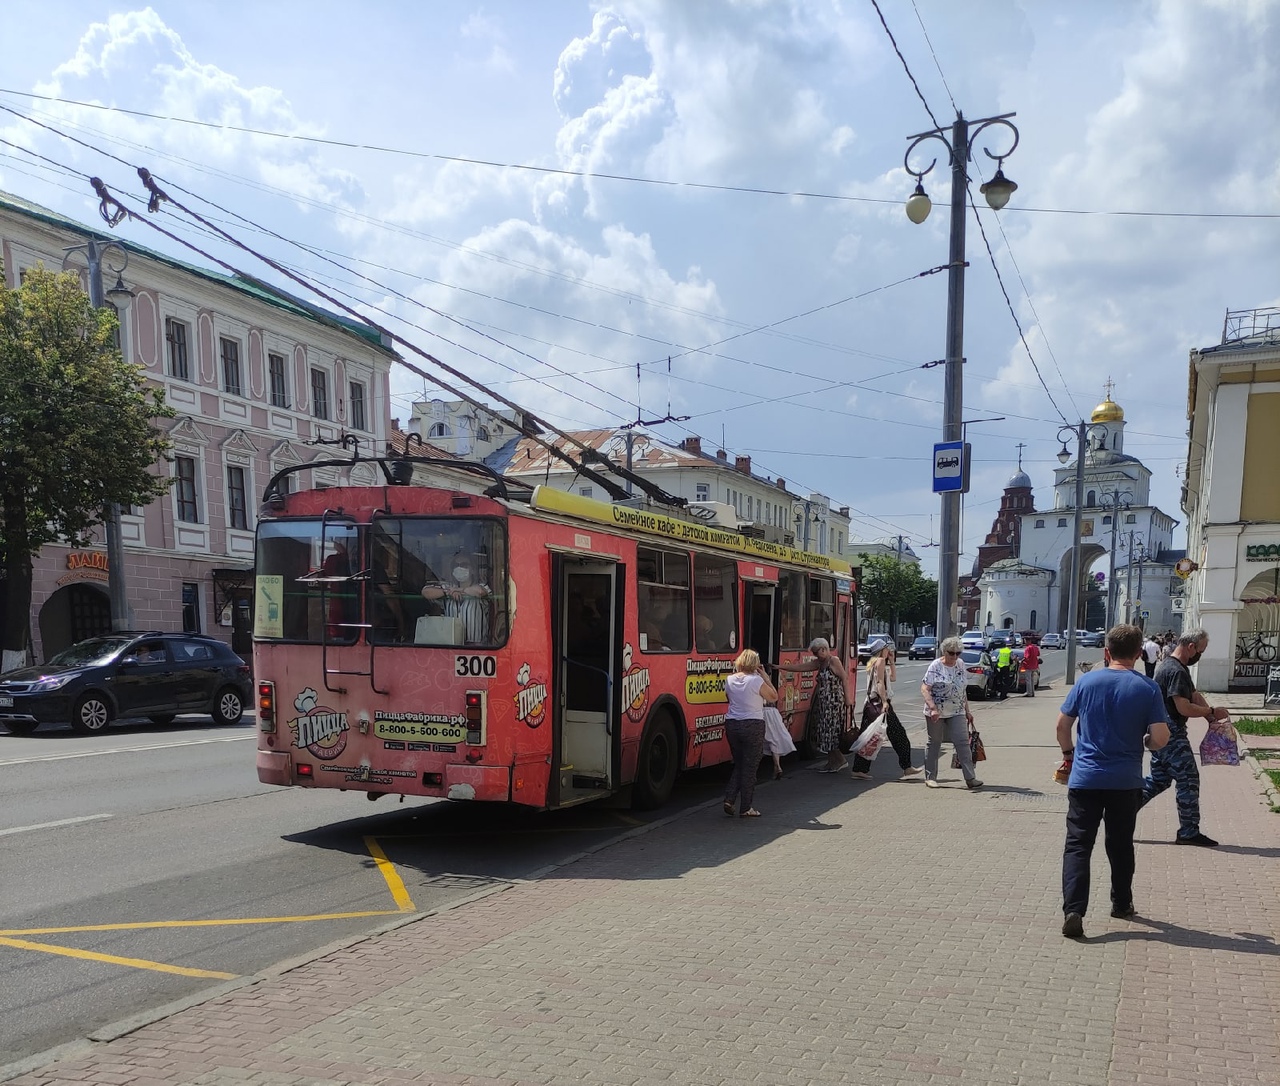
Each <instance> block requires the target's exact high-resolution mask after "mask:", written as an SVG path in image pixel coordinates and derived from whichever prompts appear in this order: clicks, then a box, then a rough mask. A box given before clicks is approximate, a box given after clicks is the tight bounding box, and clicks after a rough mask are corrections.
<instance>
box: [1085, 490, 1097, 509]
mask: <svg viewBox="0 0 1280 1086" xmlns="http://www.w3.org/2000/svg"><path fill="white" fill-rule="evenodd" d="M1084 503H1085V505H1089V506H1093V505H1097V504H1098V493H1097V491H1096V490H1091V491H1089V493H1088V494H1086V495H1085V498H1084Z"/></svg>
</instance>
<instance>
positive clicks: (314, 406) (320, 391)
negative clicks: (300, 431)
mask: <svg viewBox="0 0 1280 1086" xmlns="http://www.w3.org/2000/svg"><path fill="white" fill-rule="evenodd" d="M311 414H312V415H314V416H315V417H316V418H318V419H327V418H328V417H329V375H328V374H327V373H325V372H324V370H316V369H313V370H312V371H311Z"/></svg>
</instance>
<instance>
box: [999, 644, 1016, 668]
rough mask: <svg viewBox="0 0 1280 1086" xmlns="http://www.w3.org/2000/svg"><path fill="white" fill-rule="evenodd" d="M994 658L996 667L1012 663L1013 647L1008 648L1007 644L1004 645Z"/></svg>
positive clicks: (1004, 666) (1007, 665)
mask: <svg viewBox="0 0 1280 1086" xmlns="http://www.w3.org/2000/svg"><path fill="white" fill-rule="evenodd" d="M996 660H997V663H996V666H997V667H1001V668H1006V667H1009V666H1010V664H1012V663H1013V649H1011V648H1009V646H1008V645H1005V647H1004V648H1002V649H1001V650H1000V651H999V652H998V653H997V654H996Z"/></svg>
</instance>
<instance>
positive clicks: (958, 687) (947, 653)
mask: <svg viewBox="0 0 1280 1086" xmlns="http://www.w3.org/2000/svg"><path fill="white" fill-rule="evenodd" d="M939 648H940V649H941V652H942V656H941V658H940V659H937V660H934V661H933V663H931V664H930V665H929V668H928V670H927V671H926V672H925V673H924V682H922V683H921V684H920V693H921V694H922V695H923V696H924V719H925V725H926V727H927V729H928V732H929V745H928V747H926V748H925V755H924V783H925V784H926V785H927V786H928V787H930V788H938V787H940V785H939V784H938V755H939V754H940V753H941V752H942V740H943V737H944V736H945V737H946V739H947V741H948V742H950V743H951V745H952V746H953V747H954V748H955V752H956V757H957V758H958V759H959V760H960V771H961V772H962V773H963V774H964V783H965V784H966V785H967V786H968V787H969V788H981V787H982V782H981V781H980V780H978V777H977V774H975V773H974V771H973V753H972V751H971V750H970V749H969V728H970V727H972V726H973V713H971V712H970V711H969V695H968V692H967V691H966V689H965V686H966V683H967V675H966V674H965V670H964V665H963V664H962V663H961V662H960V638H958V637H947V638H944V639H943V642H942V644H941V645H940V646H939Z"/></svg>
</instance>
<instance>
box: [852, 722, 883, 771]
mask: <svg viewBox="0 0 1280 1086" xmlns="http://www.w3.org/2000/svg"><path fill="white" fill-rule="evenodd" d="M888 734H889V726H888V724H887V723H886V722H885V714H884V713H881V714H880V715H879V716H878V717H876V718H875V720H873V721H872V722H871V723H870V724H868V725H867V726H866V727H865V728H863V729H862V734H861V735H859V736H858V738H857V739H855V740H854V741H853V746H852V747H850V748H849V753H850V754H856V755H857V756H858V757H859V758H865V759H866V760H867V761H868V762H870V761H873V760H874V759H875V756H876V755H877V754H879V753H880V748H881V747H882V746H884V741H885V739H886V737H887V736H888Z"/></svg>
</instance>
